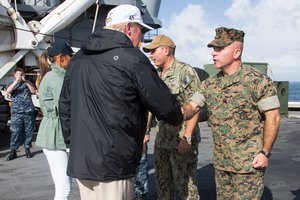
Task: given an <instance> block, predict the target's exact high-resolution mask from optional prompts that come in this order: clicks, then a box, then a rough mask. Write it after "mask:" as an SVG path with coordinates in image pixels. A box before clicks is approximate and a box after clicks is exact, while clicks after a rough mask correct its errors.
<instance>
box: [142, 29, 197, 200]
mask: <svg viewBox="0 0 300 200" xmlns="http://www.w3.org/2000/svg"><path fill="white" fill-rule="evenodd" d="M175 47H176V46H175V44H174V42H173V41H172V40H171V39H170V38H169V37H167V36H165V35H158V36H156V37H154V38H153V41H152V43H151V44H149V45H147V46H145V47H144V48H143V50H144V51H145V52H147V53H148V52H150V58H151V59H152V61H153V62H154V64H155V65H156V66H157V67H158V73H159V76H160V77H161V79H162V80H163V81H164V82H165V83H166V85H167V86H168V87H169V89H170V90H171V92H172V94H174V95H176V97H177V99H178V100H179V101H180V102H181V104H182V105H183V104H185V103H187V102H188V100H189V98H190V97H191V96H192V95H193V94H194V93H195V92H196V91H197V90H198V86H199V84H200V80H199V78H198V76H197V74H196V72H195V71H194V69H193V68H192V67H191V66H190V65H188V64H185V63H183V62H180V61H178V60H177V59H176V58H175V56H174V53H175ZM197 120H198V115H195V116H194V117H193V118H192V119H190V120H189V121H187V122H185V123H184V124H183V125H182V127H181V128H179V127H176V126H172V125H170V124H167V123H166V122H164V121H159V122H158V125H157V134H156V139H155V148H154V156H155V170H156V181H157V184H156V188H157V193H158V199H163V200H168V199H174V198H175V190H176V189H177V190H178V194H179V196H180V197H181V198H182V199H199V195H198V190H197V174H196V171H197V156H198V141H199V134H200V133H199V128H198V126H196V125H197Z"/></svg>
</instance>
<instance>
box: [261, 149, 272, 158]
mask: <svg viewBox="0 0 300 200" xmlns="http://www.w3.org/2000/svg"><path fill="white" fill-rule="evenodd" d="M260 153H262V154H264V155H265V156H266V157H267V158H269V157H270V156H271V153H270V152H265V151H263V150H261V151H260Z"/></svg>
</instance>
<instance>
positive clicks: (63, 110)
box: [58, 71, 71, 148]
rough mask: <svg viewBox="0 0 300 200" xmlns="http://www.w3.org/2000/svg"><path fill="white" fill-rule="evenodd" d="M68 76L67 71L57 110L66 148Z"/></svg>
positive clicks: (69, 108) (68, 129)
mask: <svg viewBox="0 0 300 200" xmlns="http://www.w3.org/2000/svg"><path fill="white" fill-rule="evenodd" d="M70 97H71V96H70V76H69V74H68V71H67V73H66V75H65V78H64V83H63V86H62V90H61V93H60V98H59V103H58V110H59V118H60V122H61V127H62V133H63V137H64V141H65V143H66V146H67V148H69V146H70V115H71V102H70Z"/></svg>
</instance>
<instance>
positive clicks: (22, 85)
mask: <svg viewBox="0 0 300 200" xmlns="http://www.w3.org/2000/svg"><path fill="white" fill-rule="evenodd" d="M14 77H15V80H14V81H13V82H12V83H11V84H10V85H9V86H8V87H7V89H6V96H9V95H10V98H11V101H12V107H11V123H10V131H11V140H10V150H11V152H10V154H9V156H8V157H7V160H8V161H9V160H13V159H15V158H17V153H16V150H17V149H18V148H19V136H20V134H21V133H23V132H25V141H24V147H25V155H26V157H27V158H31V157H32V154H31V152H30V147H31V142H32V133H33V131H34V121H35V117H34V110H35V109H34V105H33V103H32V99H31V94H32V93H35V87H34V86H33V84H32V83H30V82H29V81H28V80H25V75H24V70H23V69H22V68H16V69H15V71H14Z"/></svg>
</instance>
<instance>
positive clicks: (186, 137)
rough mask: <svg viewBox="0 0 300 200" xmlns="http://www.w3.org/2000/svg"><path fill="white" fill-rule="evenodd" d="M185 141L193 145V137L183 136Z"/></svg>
mask: <svg viewBox="0 0 300 200" xmlns="http://www.w3.org/2000/svg"><path fill="white" fill-rule="evenodd" d="M183 139H184V140H185V141H187V143H188V144H192V137H191V136H185V135H184V136H183Z"/></svg>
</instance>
